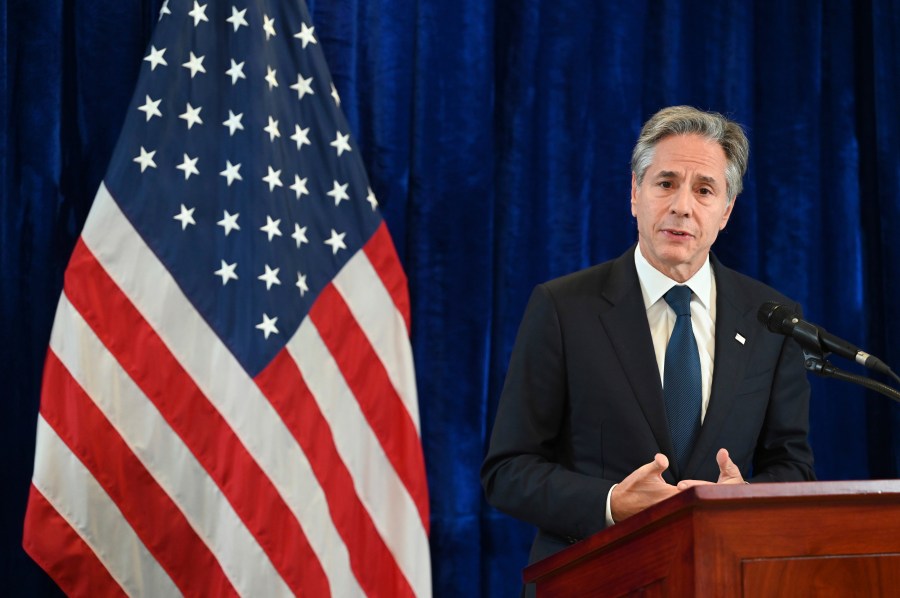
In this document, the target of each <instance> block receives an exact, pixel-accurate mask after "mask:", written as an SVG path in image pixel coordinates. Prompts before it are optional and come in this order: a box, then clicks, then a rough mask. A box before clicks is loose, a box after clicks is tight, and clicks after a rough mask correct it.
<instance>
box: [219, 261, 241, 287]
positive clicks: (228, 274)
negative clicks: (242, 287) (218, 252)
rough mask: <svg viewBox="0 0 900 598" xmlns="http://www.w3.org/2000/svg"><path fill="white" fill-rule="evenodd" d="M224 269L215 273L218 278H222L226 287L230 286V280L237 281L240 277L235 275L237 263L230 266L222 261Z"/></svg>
mask: <svg viewBox="0 0 900 598" xmlns="http://www.w3.org/2000/svg"><path fill="white" fill-rule="evenodd" d="M221 262H222V267H220V268H219V269H218V270H216V271H215V272H214V274H215V275H216V276H221V277H222V286H223V287H224V286H225V285H226V284H228V281H229V280H237V279H238V275H237V274H236V273H235V269H236V268H237V262H235V263H233V264H228V263H226V262H225V260H221Z"/></svg>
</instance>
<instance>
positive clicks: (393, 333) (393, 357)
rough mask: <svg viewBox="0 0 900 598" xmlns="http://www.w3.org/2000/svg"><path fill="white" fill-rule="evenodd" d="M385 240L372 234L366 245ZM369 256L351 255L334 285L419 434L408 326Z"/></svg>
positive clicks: (387, 238) (385, 238) (381, 236)
mask: <svg viewBox="0 0 900 598" xmlns="http://www.w3.org/2000/svg"><path fill="white" fill-rule="evenodd" d="M384 230H387V229H384ZM385 241H387V242H390V238H389V237H385V236H384V235H380V236H375V237H373V238H372V239H370V240H369V241H368V243H366V245H365V247H367V248H368V247H374V246H377V245H383V244H384V243H385ZM380 251H382V250H380V249H375V250H373V252H374V253H378V252H380ZM391 251H393V249H391ZM368 256H369V251H366V252H359V253H357V254H356V255H355V256H353V258H352V259H350V260H349V261H348V262H347V264H346V265H345V266H344V268H343V269H342V270H341V271H340V272H339V273H338V275H337V276H335V277H334V286H335V288H336V289H337V290H338V292H339V293H340V294H341V297H342V298H343V299H344V301H345V302H346V303H347V307H348V308H349V310H350V312H351V313H352V314H353V318H354V319H355V320H356V321H357V322H359V325H360V327H361V328H362V329H363V331H364V332H365V334H366V338H368V339H369V343H370V344H371V345H372V348H373V349H374V350H375V353H376V354H377V355H378V360H379V361H380V362H381V365H382V366H383V367H384V369H385V371H386V372H387V374H388V377H389V378H390V380H391V385H392V386H393V387H394V389H395V390H396V391H397V394H398V395H400V398H401V399H402V400H403V405H404V407H405V408H406V410H407V412H409V416H410V419H411V420H412V422H413V425H414V426H415V428H416V434H419V435H421V432H420V431H419V399H418V396H417V395H416V376H415V372H414V370H413V367H412V363H413V357H412V349H411V347H410V345H409V340H408V339H407V337H406V335H407V334H408V330H407V328H406V327H405V324H404V322H403V316H402V314H401V313H400V312H399V311H398V310H397V307H396V305H395V304H394V302H393V300H392V297H391V295H390V293H389V292H388V290H387V289H386V288H385V286H384V284H383V280H384V279H383V278H382V277H381V276H380V274H379V272H378V271H377V269H376V267H375V266H374V264H372V263H371V262H370V261H369V259H367V257H368ZM401 273H402V272H401ZM398 356H399V357H400V359H398V358H397V357H398Z"/></svg>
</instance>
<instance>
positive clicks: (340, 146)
mask: <svg viewBox="0 0 900 598" xmlns="http://www.w3.org/2000/svg"><path fill="white" fill-rule="evenodd" d="M328 145H330V146H331V147H333V148H334V149H336V150H337V155H338V157H340V155H341V154H343V153H344V152H345V151H346V152H349V151H352V150H351V149H350V133H347V134H346V135H341V132H340V131H338V132H337V134H336V135H335V138H334V141H332V142H331V143H329V144H328Z"/></svg>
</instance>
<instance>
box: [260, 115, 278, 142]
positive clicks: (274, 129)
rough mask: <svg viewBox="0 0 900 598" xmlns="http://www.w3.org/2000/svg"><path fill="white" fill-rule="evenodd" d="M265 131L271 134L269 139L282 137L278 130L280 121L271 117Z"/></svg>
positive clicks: (264, 128) (273, 139)
mask: <svg viewBox="0 0 900 598" xmlns="http://www.w3.org/2000/svg"><path fill="white" fill-rule="evenodd" d="M263 131H265V132H266V133H268V134H269V141H275V138H276V137H281V133H279V132H278V121H277V120H275V119H274V118H272V117H271V116H270V117H269V124H268V125H267V126H265V127H263Z"/></svg>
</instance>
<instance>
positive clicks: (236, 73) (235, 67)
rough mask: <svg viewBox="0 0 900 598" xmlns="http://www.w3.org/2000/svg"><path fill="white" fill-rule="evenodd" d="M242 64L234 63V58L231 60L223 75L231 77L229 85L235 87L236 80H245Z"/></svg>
mask: <svg viewBox="0 0 900 598" xmlns="http://www.w3.org/2000/svg"><path fill="white" fill-rule="evenodd" d="M245 62H246V61H244V62H240V63H238V62H235V61H234V58H232V59H231V68H230V69H228V70H227V71H225V74H226V75H228V76H229V77H231V84H232V85H235V84H237V82H238V79H246V78H247V75H245V74H244V63H245Z"/></svg>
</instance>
